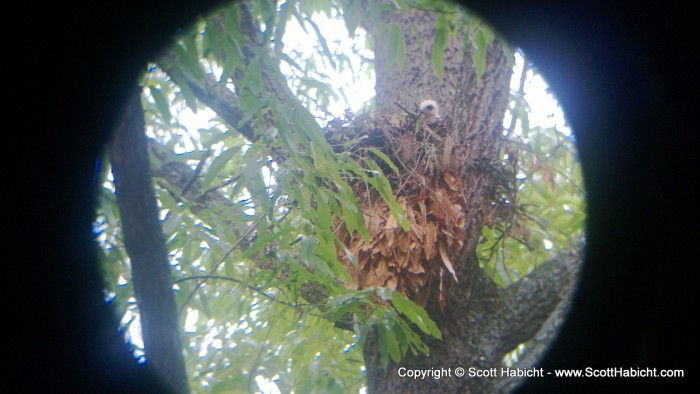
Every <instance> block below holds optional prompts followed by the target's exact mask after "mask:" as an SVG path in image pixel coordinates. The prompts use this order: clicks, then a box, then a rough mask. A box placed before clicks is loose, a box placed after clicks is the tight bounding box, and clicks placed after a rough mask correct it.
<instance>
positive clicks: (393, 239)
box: [326, 112, 493, 309]
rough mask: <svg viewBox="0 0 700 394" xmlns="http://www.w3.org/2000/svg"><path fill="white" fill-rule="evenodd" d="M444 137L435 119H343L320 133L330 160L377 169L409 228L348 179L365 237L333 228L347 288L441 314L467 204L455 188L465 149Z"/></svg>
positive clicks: (461, 243) (460, 252)
mask: <svg viewBox="0 0 700 394" xmlns="http://www.w3.org/2000/svg"><path fill="white" fill-rule="evenodd" d="M451 130H452V128H451V124H450V121H449V119H443V118H438V117H435V118H430V119H425V118H424V117H421V116H413V115H411V114H407V115H400V114H383V115H376V116H374V117H370V116H368V115H358V116H355V115H353V114H352V113H350V112H347V113H346V114H345V117H344V118H343V119H335V120H333V121H331V122H330V123H329V124H328V126H327V127H326V135H327V140H328V142H329V143H330V144H331V146H333V148H334V150H335V151H336V152H337V153H339V154H340V153H342V154H349V155H351V157H353V158H354V159H355V160H357V161H358V162H359V161H365V160H367V158H371V159H374V161H375V162H376V163H377V164H378V165H379V166H380V167H381V169H382V171H383V172H384V174H385V175H386V176H387V178H388V180H389V182H390V184H391V188H392V192H393V195H394V196H395V197H396V201H397V202H398V204H399V206H400V207H401V208H402V210H403V213H405V218H406V219H407V222H408V223H409V226H408V230H405V229H404V228H405V227H406V226H404V227H402V226H401V225H400V223H399V220H397V218H396V216H395V215H394V214H392V212H391V209H390V206H389V204H388V203H387V202H386V201H385V199H384V198H382V196H381V195H380V193H379V192H378V191H377V190H376V189H374V188H372V187H370V186H368V184H367V182H363V181H361V180H357V179H348V181H349V183H350V184H351V185H352V187H353V189H354V194H355V196H356V198H357V202H358V204H359V205H360V207H361V209H362V210H363V213H364V219H365V223H366V225H367V229H368V232H369V239H367V240H365V239H364V238H363V237H362V236H360V235H359V234H358V233H357V232H350V231H348V229H347V228H346V226H345V225H344V224H343V223H342V221H341V220H340V219H338V221H337V230H336V235H337V236H338V239H339V240H340V242H342V244H343V245H342V247H339V248H338V258H339V260H340V261H341V262H342V263H343V264H344V265H345V267H346V268H347V270H348V272H349V274H350V276H351V278H352V282H351V283H349V284H348V286H349V287H350V288H354V289H362V288H368V287H385V288H389V289H391V290H396V291H399V292H401V293H402V294H404V295H405V296H407V297H408V298H411V299H413V300H414V301H415V302H416V303H417V304H419V305H421V306H424V305H425V304H426V302H427V301H428V300H435V301H436V302H437V305H439V307H440V309H444V307H445V304H446V299H445V288H446V286H445V285H446V282H447V281H452V282H458V281H459V280H460V278H459V277H458V274H457V272H458V270H456V269H455V265H456V264H459V261H460V257H462V256H464V253H465V238H466V237H465V232H466V228H467V226H468V220H467V219H468V218H467V217H466V213H467V204H468V201H469V200H468V198H469V195H468V189H467V188H465V185H464V183H463V180H462V175H463V174H462V169H463V167H464V157H465V156H464V155H466V152H465V151H464V148H465V147H464V146H463V145H465V144H464V143H462V144H456V143H455V137H454V136H453V133H452V132H451ZM382 156H384V157H382ZM387 158H388V159H389V161H390V162H391V163H393V165H390V164H388V163H387ZM489 205H491V206H492V205H493V204H489Z"/></svg>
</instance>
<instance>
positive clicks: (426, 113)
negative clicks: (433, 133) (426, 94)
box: [418, 100, 440, 121]
mask: <svg viewBox="0 0 700 394" xmlns="http://www.w3.org/2000/svg"><path fill="white" fill-rule="evenodd" d="M418 108H419V109H420V115H421V118H422V119H423V121H427V120H431V119H437V118H439V117H440V114H439V113H438V105H437V103H436V102H435V101H434V100H423V101H422V102H421V103H420V106H419V107H418Z"/></svg>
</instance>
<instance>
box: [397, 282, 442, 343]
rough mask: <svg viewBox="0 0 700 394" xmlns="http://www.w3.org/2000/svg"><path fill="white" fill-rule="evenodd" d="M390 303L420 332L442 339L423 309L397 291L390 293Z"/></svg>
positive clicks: (436, 327) (438, 330)
mask: <svg viewBox="0 0 700 394" xmlns="http://www.w3.org/2000/svg"><path fill="white" fill-rule="evenodd" d="M391 303H392V305H394V308H396V310H397V311H399V312H400V313H402V314H403V315H404V316H406V318H408V320H410V321H411V322H413V323H414V324H415V325H416V326H418V328H420V329H421V331H423V332H425V333H426V334H430V335H432V336H434V337H435V338H438V339H442V334H441V333H440V329H439V328H438V326H437V324H435V322H434V321H433V320H432V319H431V318H430V316H428V313H427V312H426V311H425V309H423V308H421V307H419V306H418V305H416V304H415V303H414V302H413V301H411V300H409V299H407V298H406V297H404V296H403V295H402V294H401V293H399V292H397V291H394V292H392V293H391Z"/></svg>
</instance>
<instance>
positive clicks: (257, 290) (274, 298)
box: [173, 275, 319, 316]
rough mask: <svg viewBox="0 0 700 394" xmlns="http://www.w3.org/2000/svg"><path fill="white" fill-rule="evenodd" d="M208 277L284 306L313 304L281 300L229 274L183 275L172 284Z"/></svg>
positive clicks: (205, 279) (296, 306)
mask: <svg viewBox="0 0 700 394" xmlns="http://www.w3.org/2000/svg"><path fill="white" fill-rule="evenodd" d="M209 279H220V280H225V281H229V282H235V283H238V284H239V285H241V286H243V287H245V288H246V289H248V290H253V291H255V292H256V293H258V294H260V295H262V296H263V297H265V298H268V299H269V300H271V301H274V302H276V303H278V304H282V305H286V306H291V307H292V308H296V309H299V308H302V307H312V306H313V305H311V304H300V303H291V302H287V301H282V300H280V299H277V298H276V297H274V296H271V295H269V294H267V293H266V292H265V289H263V288H261V287H257V286H252V285H249V284H247V283H245V281H243V280H240V279H236V278H232V277H230V276H222V275H193V276H188V277H185V278H180V279H177V280H175V281H174V282H173V284H178V283H180V282H185V281H188V280H201V282H199V283H204V282H205V281H207V280H209ZM198 285H199V284H198ZM188 300H189V298H188ZM316 316H319V315H316Z"/></svg>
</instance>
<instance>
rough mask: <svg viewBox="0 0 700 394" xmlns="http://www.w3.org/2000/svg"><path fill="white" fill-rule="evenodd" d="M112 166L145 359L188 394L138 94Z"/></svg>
mask: <svg viewBox="0 0 700 394" xmlns="http://www.w3.org/2000/svg"><path fill="white" fill-rule="evenodd" d="M110 160H111V163H112V173H113V175H114V184H115V189H116V195H117V205H118V206H119V211H120V214H121V221H122V231H123V234H124V246H125V247H126V251H127V253H128V254H129V258H130V260H131V272H132V277H133V281H134V293H135V295H136V300H137V303H138V308H139V312H140V319H141V327H142V335H143V342H144V348H145V351H146V358H147V359H148V363H149V364H151V365H153V367H154V369H155V370H156V371H158V373H159V374H160V375H161V376H162V377H163V380H164V381H166V382H169V383H170V384H171V385H172V389H173V390H174V392H178V393H189V383H188V380H189V379H188V378H187V370H186V369H185V362H184V357H183V354H182V344H181V342H180V334H179V333H180V324H179V321H178V319H177V308H176V305H175V298H174V294H173V290H172V283H171V280H170V275H171V273H170V265H169V262H168V252H167V247H166V244H165V239H164V237H163V232H162V230H161V228H160V220H159V218H158V206H157V204H156V199H155V196H154V194H153V187H152V183H151V178H150V175H149V158H148V147H147V142H146V135H145V122H144V113H143V108H142V107H141V90H140V89H135V90H134V92H133V94H132V97H131V98H130V100H129V103H128V104H127V108H126V111H125V113H124V115H123V117H122V119H121V120H120V122H119V124H118V125H117V127H116V130H115V133H114V140H113V141H112V145H111V149H110Z"/></svg>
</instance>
